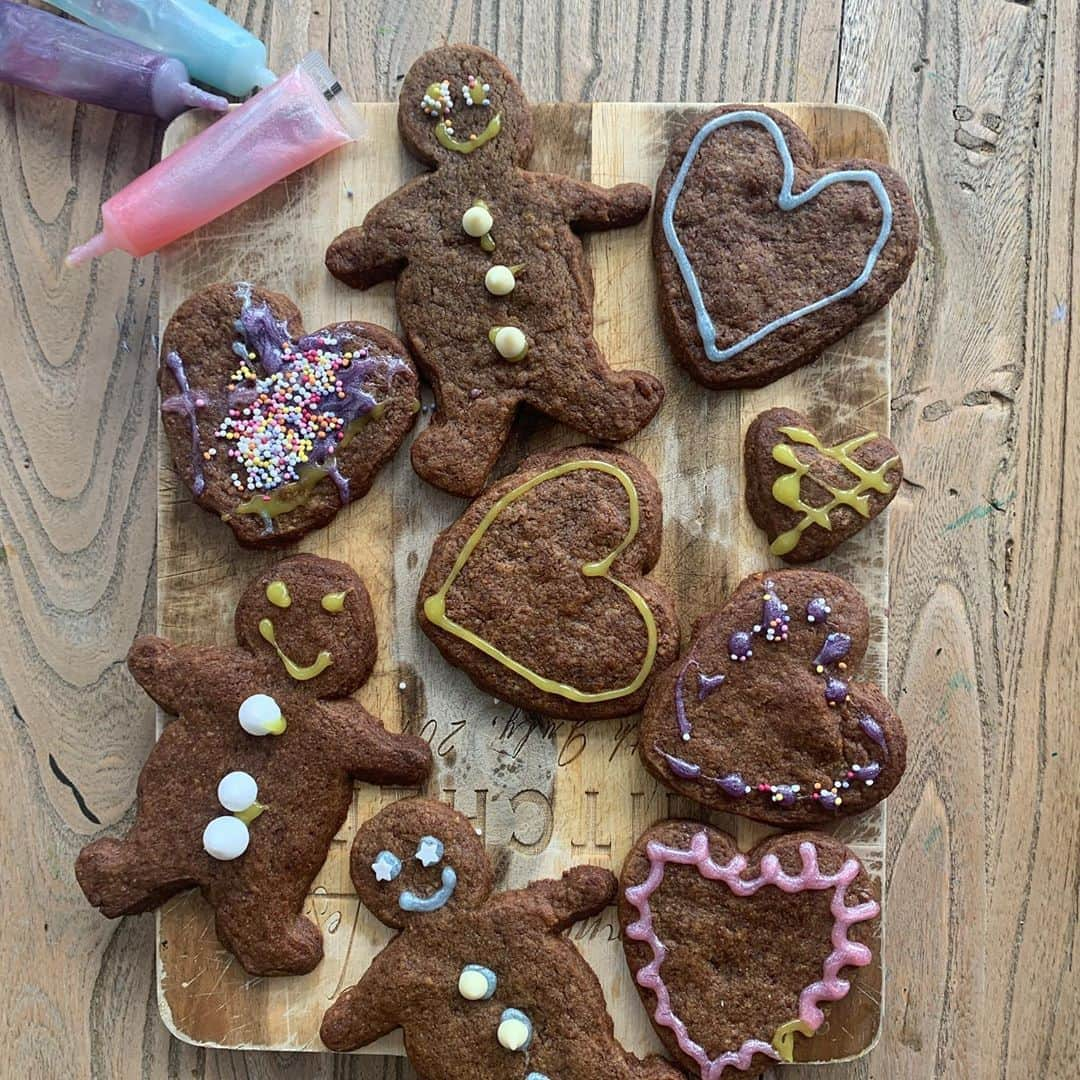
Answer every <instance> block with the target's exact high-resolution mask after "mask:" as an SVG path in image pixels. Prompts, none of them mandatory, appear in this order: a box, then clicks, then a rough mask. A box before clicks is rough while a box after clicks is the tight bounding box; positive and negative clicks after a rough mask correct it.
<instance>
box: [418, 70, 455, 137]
mask: <svg viewBox="0 0 1080 1080" xmlns="http://www.w3.org/2000/svg"><path fill="white" fill-rule="evenodd" d="M420 108H421V109H422V110H423V111H424V112H425V113H427V115H428V116H440V117H445V116H446V115H447V113H450V112H452V111H453V108H454V99H453V97H451V95H450V80H449V79H443V81H442V82H436V83H432V84H431V85H430V86H429V87H428V88H427V90H426V91H425V92H424V96H423V98H421V100H420ZM447 130H449V129H447Z"/></svg>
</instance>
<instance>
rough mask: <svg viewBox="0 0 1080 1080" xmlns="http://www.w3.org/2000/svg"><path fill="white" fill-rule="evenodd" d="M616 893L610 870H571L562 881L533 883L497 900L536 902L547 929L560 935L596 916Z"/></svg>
mask: <svg viewBox="0 0 1080 1080" xmlns="http://www.w3.org/2000/svg"><path fill="white" fill-rule="evenodd" d="M617 891H618V882H617V881H616V879H615V875H614V874H613V873H611V871H610V870H604V869H603V868H602V867H599V866H574V867H571V868H570V869H569V870H567V871H566V872H565V873H564V874H563V876H562V877H561V878H550V879H547V880H544V881H534V882H533V883H532V884H531V885H528V886H526V888H524V889H522V890H520V892H517V893H503V894H502V896H501V897H500V900H503V899H505V898H506V897H508V896H515V895H516V896H519V897H520V896H525V897H526V898H528V899H529V900H533V901H539V902H540V903H541V906H542V907H543V909H544V916H545V921H547V922H548V924H549V927H550V929H552V930H554V931H556V932H557V933H561V932H562V931H563V930H567V929H569V928H570V927H571V926H573V925H574V923H576V922H581V920H582V919H587V918H589V916H590V915H599V914H600V912H601V911H603V910H604V908H606V907H607V906H608V904H610V903H611V902H612V901H613V900H614V899H615V893H616V892H617Z"/></svg>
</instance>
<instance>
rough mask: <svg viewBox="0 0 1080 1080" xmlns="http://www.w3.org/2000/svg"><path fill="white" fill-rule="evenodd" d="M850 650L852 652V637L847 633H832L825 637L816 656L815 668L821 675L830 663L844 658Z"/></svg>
mask: <svg viewBox="0 0 1080 1080" xmlns="http://www.w3.org/2000/svg"><path fill="white" fill-rule="evenodd" d="M849 652H851V638H850V637H848V635H847V634H841V633H839V632H836V633H832V634H830V635H829V636H828V637H827V638H826V639H825V642H824V644H823V645H822V646H821V651H820V652H819V653H818V654H817V656H815V657H814V660H813V664H814V668H815V670H816V671H817V673H818V674H819V675H820V674H821V673H822V671H823V670H824V669H825V668H827V667H828V666H829V665H830V664H836V663H839V661H841V660H843V659H844V657H845V656H847V654H848V653H849Z"/></svg>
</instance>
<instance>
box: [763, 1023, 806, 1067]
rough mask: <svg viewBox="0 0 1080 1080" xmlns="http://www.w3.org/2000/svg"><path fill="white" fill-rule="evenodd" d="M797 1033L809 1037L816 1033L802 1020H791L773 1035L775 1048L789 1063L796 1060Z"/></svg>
mask: <svg viewBox="0 0 1080 1080" xmlns="http://www.w3.org/2000/svg"><path fill="white" fill-rule="evenodd" d="M796 1033H798V1034H799V1035H805V1036H807V1038H809V1037H810V1036H811V1035H813V1034H814V1032H813V1031H812V1030H811V1029H810V1026H809V1025H808V1024H806V1023H804V1022H803V1021H802V1020H789V1021H788V1022H787V1023H786V1024H781V1025H780V1026H779V1027H778V1028H777V1029H776V1033H775V1034H774V1035H773V1037H772V1045H773V1049H774V1050H775V1051H776V1052H777V1053H778V1054H779V1055H780V1057H781V1059H782V1060H784V1061H786V1062H787V1063H788V1064H789V1065H790V1064H791V1063H792V1062H793V1061H794V1060H795V1035H796Z"/></svg>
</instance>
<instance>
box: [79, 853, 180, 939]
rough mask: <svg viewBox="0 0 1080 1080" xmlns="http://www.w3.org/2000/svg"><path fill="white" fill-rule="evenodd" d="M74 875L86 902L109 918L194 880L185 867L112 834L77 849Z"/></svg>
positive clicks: (151, 904) (153, 902)
mask: <svg viewBox="0 0 1080 1080" xmlns="http://www.w3.org/2000/svg"><path fill="white" fill-rule="evenodd" d="M75 877H76V879H77V880H78V882H79V885H80V886H81V887H82V890H83V892H84V893H86V897H87V899H88V900H89V901H90V903H91V904H93V905H94V907H96V908H98V909H99V910H100V911H101V913H102V914H103V915H105V916H106V917H108V918H110V919H115V918H118V917H119V916H121V915H137V914H138V913H139V912H140V911H149V910H151V909H152V908H156V907H157V906H158V905H159V904H161V903H163V902H164V901H165V900H167V899H168V898H169V897H170V896H172V895H174V894H175V893H178V892H180V891H181V890H183V889H188V888H190V887H191V886H192V885H194V884H195V880H194V879H193V878H192V876H191V873H190V870H189V869H188V868H186V867H180V866H177V865H171V864H168V863H162V862H161V861H160V856H155V855H152V854H150V853H149V852H148V851H147V850H146V848H144V847H143V846H142V845H141V844H140V843H139V842H138V840H135V839H131V838H127V839H124V840H118V839H116V838H114V837H103V838H102V839H101V840H95V841H94V842H93V843H92V844H88V845H87V846H86V847H84V848H83V849H82V851H80V852H79V857H78V859H77V860H76V862H75Z"/></svg>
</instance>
